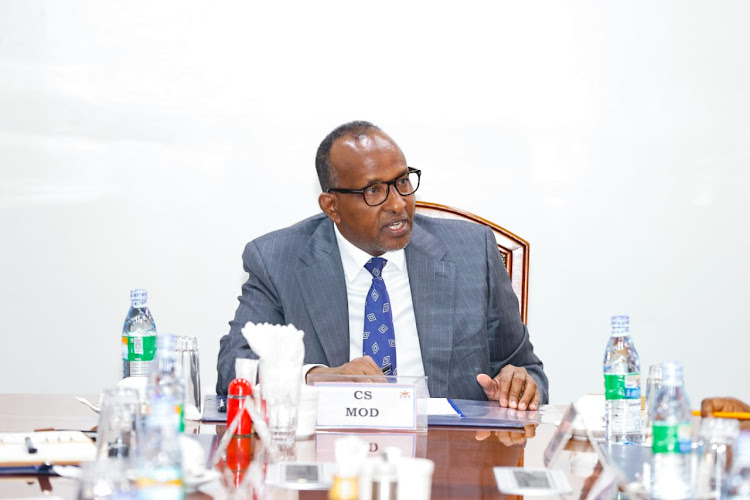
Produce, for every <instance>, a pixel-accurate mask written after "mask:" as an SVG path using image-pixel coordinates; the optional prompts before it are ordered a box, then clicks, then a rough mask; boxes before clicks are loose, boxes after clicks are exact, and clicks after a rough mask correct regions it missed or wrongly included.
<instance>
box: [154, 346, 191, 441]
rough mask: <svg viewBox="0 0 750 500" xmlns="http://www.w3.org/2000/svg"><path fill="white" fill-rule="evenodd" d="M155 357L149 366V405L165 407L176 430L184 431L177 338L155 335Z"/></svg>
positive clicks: (183, 380) (183, 408)
mask: <svg viewBox="0 0 750 500" xmlns="http://www.w3.org/2000/svg"><path fill="white" fill-rule="evenodd" d="M156 339H157V340H156V356H155V357H154V362H153V363H152V366H151V373H150V375H149V379H148V384H147V385H146V395H147V400H148V403H149V405H150V406H151V407H152V408H153V407H154V406H155V405H156V406H160V405H167V406H169V407H171V408H172V413H174V415H175V416H176V418H177V420H176V424H175V425H176V429H177V430H178V431H183V430H184V429H185V378H184V376H183V374H182V359H181V357H180V355H179V353H178V352H177V351H176V350H175V349H176V345H177V337H176V336H174V335H169V334H165V335H157V337H156Z"/></svg>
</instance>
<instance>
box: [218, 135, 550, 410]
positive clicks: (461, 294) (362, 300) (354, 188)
mask: <svg viewBox="0 0 750 500" xmlns="http://www.w3.org/2000/svg"><path fill="white" fill-rule="evenodd" d="M316 169H317V172H318V177H319V180H320V184H321V188H322V193H321V194H320V196H319V198H318V202H319V205H320V208H321V209H322V211H323V213H322V214H318V215H315V216H313V217H311V218H309V219H306V220H304V221H302V222H300V223H298V224H295V225H294V226H291V227H288V228H286V229H281V230H279V231H275V232H272V233H270V234H267V235H265V236H261V237H260V238H258V239H256V240H254V241H251V242H250V243H248V244H247V246H246V247H245V251H244V253H243V262H244V266H245V270H246V271H247V272H248V273H249V278H248V280H247V282H246V283H245V284H244V286H243V288H242V295H241V296H240V297H239V302H240V304H239V307H238V308H237V312H236V313H235V318H234V320H233V321H231V322H230V326H231V329H230V332H229V334H228V335H225V336H224V337H222V339H221V347H220V351H219V360H218V374H219V377H218V382H217V387H216V390H217V393H219V394H225V393H226V390H227V385H228V383H229V382H230V381H231V379H232V378H233V376H234V360H235V358H237V357H255V354H254V353H253V352H252V351H251V349H250V347H249V346H248V345H247V342H246V341H245V339H244V338H243V337H242V335H241V329H242V328H243V327H244V326H245V324H246V322H248V321H252V322H254V323H271V324H293V325H294V326H295V327H296V328H298V329H300V330H302V331H304V332H305V334H304V344H305V363H307V364H306V365H305V371H306V374H307V375H309V374H313V373H338V374H353V375H381V374H383V373H388V372H389V371H390V370H391V368H392V366H391V363H393V364H396V362H397V368H394V372H395V373H398V374H399V375H414V376H421V375H427V377H428V379H427V380H428V388H429V392H430V395H431V396H432V397H452V398H463V399H491V400H497V401H498V402H499V403H500V405H501V406H508V407H511V408H518V409H521V410H525V409H536V408H537V407H538V405H539V404H540V403H544V402H547V400H548V395H547V390H548V389H547V386H548V382H547V377H546V376H545V374H544V371H543V365H542V363H541V361H540V360H539V358H538V357H537V356H536V355H535V354H534V352H533V346H532V345H531V342H530V341H529V334H528V331H527V329H526V326H525V325H524V324H523V323H522V321H521V318H520V315H519V312H518V301H517V298H516V296H515V294H514V292H513V290H512V288H511V285H510V280H509V278H508V274H507V272H506V270H505V267H504V265H503V263H502V259H501V257H500V253H499V252H498V250H497V245H496V243H495V239H494V237H493V235H492V232H491V231H490V230H489V228H485V227H483V226H480V225H477V224H472V223H469V222H462V221H455V220H443V219H433V218H430V217H425V216H421V215H416V216H415V214H414V209H415V200H414V191H416V189H417V188H418V187H419V181H420V178H421V172H420V171H418V170H416V169H412V168H409V167H408V166H407V164H406V159H405V157H404V154H403V153H402V152H401V149H400V148H399V147H398V146H397V145H396V143H395V142H394V141H393V139H391V138H390V137H389V136H388V135H386V134H385V133H384V132H383V131H382V130H380V129H379V128H378V127H376V126H374V125H372V124H370V123H368V122H352V123H347V124H344V125H342V126H340V127H338V128H337V129H335V130H334V131H333V132H331V133H330V134H329V135H328V136H327V137H326V138H325V139H324V140H323V142H322V143H321V144H320V147H319V148H318V153H317V156H316ZM378 258H380V259H378ZM382 259H385V260H384V261H383V260H382ZM378 261H380V262H381V265H382V263H383V262H384V263H385V264H384V267H382V270H375V271H370V269H369V267H368V268H366V267H365V266H368V265H369V266H372V264H373V262H378ZM371 273H372V274H371ZM378 281H381V282H384V284H385V285H384V286H385V290H381V289H378V290H380V291H381V293H380V295H384V296H385V297H386V298H388V297H389V300H387V301H386V302H387V303H386V304H385V307H384V308H383V311H384V314H387V315H388V319H386V320H383V321H385V323H384V325H386V324H387V327H385V326H383V327H381V331H382V332H380V333H382V334H383V335H382V339H381V337H380V333H378V332H375V330H374V329H372V328H368V326H367V324H368V322H369V321H370V320H372V319H373V314H372V313H368V312H367V311H368V310H367V308H368V307H372V305H371V300H372V297H375V298H376V299H377V296H378V294H377V293H375V294H373V289H374V288H371V287H375V286H376V282H378ZM380 285H381V286H382V285H383V283H380ZM368 304H369V305H368ZM377 313H378V315H380V310H378V311H377ZM368 318H369V320H368ZM379 321H380V317H379V318H378V322H379ZM367 330H373V333H372V334H371V333H370V332H368V331H367ZM393 332H395V334H394V333H393ZM363 333H364V335H363ZM389 335H390V336H389ZM373 338H374V340H373ZM378 339H381V340H380V341H378ZM378 342H380V344H379V345H380V346H382V347H378V345H377V344H378ZM389 349H390V350H389ZM374 358H375V359H377V362H376V361H375V360H374Z"/></svg>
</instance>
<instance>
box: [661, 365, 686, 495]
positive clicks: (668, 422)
mask: <svg viewBox="0 0 750 500" xmlns="http://www.w3.org/2000/svg"><path fill="white" fill-rule="evenodd" d="M692 418H693V417H692V414H691V412H690V402H689V401H688V397H687V395H686V394H685V387H684V382H683V379H682V365H681V364H680V363H678V362H676V361H670V362H667V363H664V364H662V385H661V389H660V390H659V393H658V395H657V396H656V404H655V408H654V422H653V440H654V442H653V445H652V448H651V450H652V452H653V453H652V466H651V498H657V499H683V498H692V496H693V484H692V480H691V465H690V463H691V448H692V440H691V438H690V436H691V431H690V423H691V420H692Z"/></svg>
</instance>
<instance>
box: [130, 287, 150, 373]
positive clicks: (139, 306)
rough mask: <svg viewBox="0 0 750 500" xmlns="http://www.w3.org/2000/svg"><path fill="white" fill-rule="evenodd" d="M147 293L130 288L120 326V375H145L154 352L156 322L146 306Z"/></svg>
mask: <svg viewBox="0 0 750 500" xmlns="http://www.w3.org/2000/svg"><path fill="white" fill-rule="evenodd" d="M147 300H148V293H147V292H146V290H143V289H140V288H139V289H135V290H130V310H129V311H128V315H127V316H126V317H125V324H124V325H123V326H122V376H123V378H125V377H147V376H148V374H149V368H150V366H151V361H152V360H153V359H154V353H155V352H156V323H154V318H153V317H152V316H151V311H149V310H148V307H146V301H147Z"/></svg>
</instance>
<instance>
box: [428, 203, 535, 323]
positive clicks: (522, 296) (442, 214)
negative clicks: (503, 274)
mask: <svg viewBox="0 0 750 500" xmlns="http://www.w3.org/2000/svg"><path fill="white" fill-rule="evenodd" d="M417 213H418V214H422V215H427V216H430V217H439V218H443V219H460V220H468V221H471V222H474V223H476V224H482V225H485V226H489V227H490V228H491V229H492V232H493V233H494V234H495V241H497V248H498V250H500V255H501V257H502V258H503V262H504V263H505V268H506V269H507V270H508V274H509V275H510V283H511V286H512V287H513V291H514V292H516V295H517V296H518V304H519V307H520V309H521V311H520V312H521V319H522V320H523V322H524V323H526V318H527V314H528V301H529V242H528V241H526V240H524V239H523V238H521V237H520V236H517V235H515V234H513V233H511V232H510V231H508V230H507V229H505V228H503V227H500V226H498V225H497V224H495V223H494V222H490V221H488V220H487V219H484V218H482V217H479V216H478V215H474V214H472V213H469V212H466V211H464V210H460V209H458V208H453V207H448V206H445V205H440V204H438V203H430V202H427V201H417Z"/></svg>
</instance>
